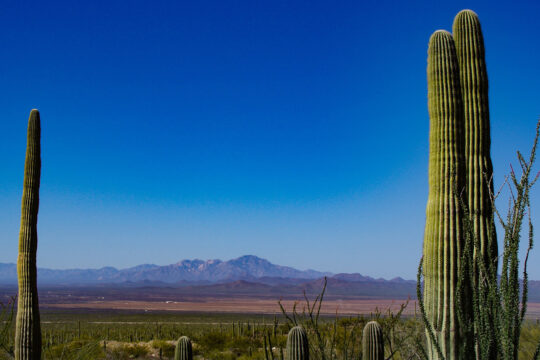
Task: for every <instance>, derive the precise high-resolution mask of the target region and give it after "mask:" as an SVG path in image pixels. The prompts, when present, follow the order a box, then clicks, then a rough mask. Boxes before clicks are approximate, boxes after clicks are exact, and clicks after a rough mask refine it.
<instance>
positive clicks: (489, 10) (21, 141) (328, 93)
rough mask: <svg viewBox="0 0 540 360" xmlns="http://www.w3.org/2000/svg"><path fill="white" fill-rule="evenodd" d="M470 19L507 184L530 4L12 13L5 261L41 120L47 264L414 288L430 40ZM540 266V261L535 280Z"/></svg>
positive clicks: (3, 150) (5, 59) (8, 25)
mask: <svg viewBox="0 0 540 360" xmlns="http://www.w3.org/2000/svg"><path fill="white" fill-rule="evenodd" d="M463 8H471V9H473V10H475V11H476V12H477V13H478V14H479V16H480V19H481V22H482V25H483V30H484V35H485V41H486V51H487V62H488V72H489V79H490V101H491V116H492V145H493V146H492V157H493V161H494V166H495V176H496V183H497V184H500V183H501V181H502V179H503V175H504V174H505V173H507V171H508V170H509V164H510V162H511V161H514V159H515V150H517V149H529V148H530V144H531V142H532V137H533V132H534V128H535V125H536V120H537V118H538V116H539V115H540V81H539V80H540V67H539V66H538V64H539V63H538V61H539V60H538V59H540V41H538V35H539V34H540V22H539V21H538V18H539V17H540V2H538V1H532V0H531V1H517V2H515V3H514V4H513V5H509V3H508V2H507V1H480V2H478V1H364V2H361V1H337V2H328V1H247V0H246V1H158V2H150V1H124V2H118V1H84V2H79V1H66V2H60V1H55V2H42V1H40V2H38V1H12V0H8V1H4V2H3V3H2V11H1V12H0V44H2V46H1V47H2V50H1V51H0V74H1V76H0V83H1V87H0V125H1V129H0V164H1V169H2V170H1V173H0V174H1V176H0V229H1V230H0V244H1V251H0V262H16V258H17V242H18V231H19V221H20V201H21V193H22V176H23V168H24V156H25V147H26V126H27V118H28V114H29V112H30V110H31V109H32V108H38V109H39V110H40V112H41V117H42V129H43V130H42V161H43V167H42V180H41V204H40V213H39V214H40V215H39V225H38V228H39V249H38V265H39V266H41V267H50V268H71V267H101V266H106V265H112V266H116V267H128V266H132V265H136V264H140V263H156V264H169V263H174V262H177V261H179V260H181V259H185V258H202V259H209V258H220V259H224V260H226V259H230V258H234V257H238V256H240V255H244V254H254V255H258V256H261V257H264V258H267V259H269V260H270V261H272V262H275V263H278V264H282V265H290V266H294V267H297V268H301V269H305V268H314V269H318V270H327V271H332V272H360V273H362V274H366V275H371V276H382V277H394V276H402V277H405V278H414V276H415V274H416V267H417V264H418V260H419V258H420V255H421V246H422V238H423V230H424V221H425V206H426V200H427V164H428V132H429V118H428V114H427V104H426V98H427V92H426V53H427V44H428V39H429V36H430V35H431V33H432V32H433V31H435V30H437V29H441V28H444V29H448V30H451V26H452V21H453V18H454V16H455V14H456V13H457V12H458V11H459V10H461V9H463ZM514 163H515V162H514ZM538 192H539V191H538V189H537V190H536V191H535V193H534V197H533V211H536V212H538V211H540V207H539V205H540V197H539V196H538ZM503 205H504V202H503ZM533 216H534V214H533ZM535 223H536V224H537V225H540V224H539V221H538V220H535ZM537 228H540V227H538V226H537ZM539 241H540V240H539ZM539 264H540V248H538V249H536V250H535V252H534V254H533V255H532V259H531V266H530V273H531V277H532V278H533V279H540V265H539Z"/></svg>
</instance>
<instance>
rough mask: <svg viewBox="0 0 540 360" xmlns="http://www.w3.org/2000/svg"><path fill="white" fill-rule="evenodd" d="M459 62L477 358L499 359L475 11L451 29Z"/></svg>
mask: <svg viewBox="0 0 540 360" xmlns="http://www.w3.org/2000/svg"><path fill="white" fill-rule="evenodd" d="M453 33H454V41H455V44H456V54H457V57H458V62H459V70H460V84H461V95H462V98H463V109H464V111H463V118H464V123H465V135H464V140H465V142H464V146H465V163H466V173H467V201H466V204H467V208H468V213H469V220H468V227H469V230H468V235H469V236H470V237H471V239H470V242H471V245H472V248H473V251H472V255H473V256H472V257H470V256H469V257H468V261H470V262H471V263H470V265H469V267H470V268H471V269H472V270H473V271H472V276H473V278H472V282H473V288H474V289H475V290H474V291H473V292H472V295H473V296H474V300H473V304H474V307H475V308H474V326H475V332H476V333H477V334H480V335H481V336H478V337H477V341H478V346H477V352H478V354H477V357H478V358H482V359H496V357H497V355H496V351H497V349H496V341H495V339H496V333H495V329H496V325H495V317H496V314H495V312H496V310H497V308H498V307H497V304H496V302H498V299H497V298H496V297H495V296H492V295H490V294H489V291H490V290H489V288H488V282H487V281H485V280H482V279H489V282H490V283H495V282H496V281H497V260H498V249H497V236H496V232H495V226H494V218H493V206H492V196H493V182H492V177H493V165H492V163H491V156H490V146H491V137H490V124H489V101H488V78H487V69H486V61H485V50H484V38H483V35H482V28H481V26H480V21H479V19H478V16H477V15H476V13H474V12H473V11H471V10H462V11H460V12H459V13H458V14H457V16H456V18H455V19H454V25H453Z"/></svg>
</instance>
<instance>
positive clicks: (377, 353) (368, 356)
mask: <svg viewBox="0 0 540 360" xmlns="http://www.w3.org/2000/svg"><path fill="white" fill-rule="evenodd" d="M362 360H384V339H383V333H382V328H381V325H379V323H378V322H376V321H370V322H368V323H367V324H366V326H365V327H364V331H363V332H362Z"/></svg>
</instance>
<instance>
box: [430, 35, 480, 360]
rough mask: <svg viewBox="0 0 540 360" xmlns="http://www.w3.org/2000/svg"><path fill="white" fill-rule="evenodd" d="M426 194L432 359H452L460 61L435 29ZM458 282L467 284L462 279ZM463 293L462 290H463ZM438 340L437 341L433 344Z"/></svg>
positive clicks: (458, 242) (458, 234) (459, 214)
mask: <svg viewBox="0 0 540 360" xmlns="http://www.w3.org/2000/svg"><path fill="white" fill-rule="evenodd" d="M427 78H428V109H429V116H430V134H429V194H428V203H427V207H426V227H425V233H424V250H423V251H424V257H423V271H424V279H425V282H424V296H423V298H424V307H425V313H426V316H427V320H428V321H429V323H430V324H431V327H432V330H433V335H434V337H435V339H436V341H433V339H432V338H431V335H430V334H428V336H427V340H428V349H427V350H428V355H429V358H430V359H439V358H440V355H443V356H444V358H446V359H456V358H457V357H458V354H459V353H461V351H460V350H459V349H462V348H463V346H464V345H463V341H462V340H464V339H460V334H461V332H460V329H459V324H458V320H459V319H458V317H459V316H461V314H460V313H459V311H462V313H470V311H469V310H468V309H467V305H466V301H463V302H462V305H463V307H462V308H461V309H459V310H458V306H459V304H458V270H459V269H460V267H459V265H460V257H461V255H462V251H463V250H464V245H465V244H464V242H465V240H464V231H463V226H462V222H463V208H462V206H461V203H460V196H463V195H464V192H465V162H464V161H465V154H464V147H463V133H464V124H463V104H462V97H461V87H460V82H459V64H458V59H457V56H456V50H455V45H454V40H453V38H452V35H451V34H450V33H449V32H447V31H444V30H438V31H436V32H435V33H433V35H432V36H431V38H430V40H429V48H428V65H427ZM462 286H464V287H465V286H466V284H465V285H463V284H462ZM461 294H462V295H463V296H465V295H466V292H465V291H461ZM437 344H438V346H437Z"/></svg>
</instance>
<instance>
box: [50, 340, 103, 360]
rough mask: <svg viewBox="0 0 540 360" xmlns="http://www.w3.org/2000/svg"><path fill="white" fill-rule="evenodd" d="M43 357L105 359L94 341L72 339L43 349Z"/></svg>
mask: <svg viewBox="0 0 540 360" xmlns="http://www.w3.org/2000/svg"><path fill="white" fill-rule="evenodd" d="M43 357H44V359H51V360H52V359H54V360H97V359H105V353H104V352H103V349H102V348H101V346H100V344H99V343H98V342H95V341H90V342H88V341H79V340H77V341H72V342H69V343H67V344H61V345H55V346H52V347H48V348H46V349H44V354H43Z"/></svg>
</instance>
